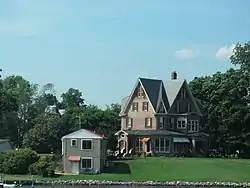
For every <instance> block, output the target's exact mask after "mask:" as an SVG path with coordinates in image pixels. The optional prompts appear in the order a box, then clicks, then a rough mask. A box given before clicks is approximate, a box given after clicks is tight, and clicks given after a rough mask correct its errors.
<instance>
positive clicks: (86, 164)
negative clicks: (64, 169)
mask: <svg viewBox="0 0 250 188" xmlns="http://www.w3.org/2000/svg"><path fill="white" fill-rule="evenodd" d="M81 168H82V169H91V168H92V158H82V160H81Z"/></svg>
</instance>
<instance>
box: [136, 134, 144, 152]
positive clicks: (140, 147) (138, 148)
mask: <svg viewBox="0 0 250 188" xmlns="http://www.w3.org/2000/svg"><path fill="white" fill-rule="evenodd" d="M141 139H142V138H141V137H138V138H136V140H135V151H139V152H141V151H143V142H142V141H141ZM137 144H138V146H137Z"/></svg>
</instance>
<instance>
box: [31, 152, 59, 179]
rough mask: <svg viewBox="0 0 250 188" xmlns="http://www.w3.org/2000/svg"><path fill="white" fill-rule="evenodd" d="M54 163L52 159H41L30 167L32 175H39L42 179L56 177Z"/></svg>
mask: <svg viewBox="0 0 250 188" xmlns="http://www.w3.org/2000/svg"><path fill="white" fill-rule="evenodd" d="M53 164H54V161H53V159H52V158H51V157H47V156H46V157H44V158H40V159H39V161H38V162H36V163H33V164H31V165H30V167H29V171H30V173H31V174H32V175H39V176H42V177H54V176H55V171H54V166H53Z"/></svg>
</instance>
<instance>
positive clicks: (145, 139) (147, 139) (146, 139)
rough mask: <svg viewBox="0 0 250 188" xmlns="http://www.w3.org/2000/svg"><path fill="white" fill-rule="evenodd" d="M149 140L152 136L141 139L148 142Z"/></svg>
mask: <svg viewBox="0 0 250 188" xmlns="http://www.w3.org/2000/svg"><path fill="white" fill-rule="evenodd" d="M149 140H150V138H148V137H145V138H142V139H141V142H148V141H149Z"/></svg>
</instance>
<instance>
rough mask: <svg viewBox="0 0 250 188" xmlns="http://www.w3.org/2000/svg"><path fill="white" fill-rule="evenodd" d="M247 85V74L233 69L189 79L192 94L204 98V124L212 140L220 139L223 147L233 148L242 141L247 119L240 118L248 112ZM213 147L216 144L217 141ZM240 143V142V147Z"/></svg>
mask: <svg viewBox="0 0 250 188" xmlns="http://www.w3.org/2000/svg"><path fill="white" fill-rule="evenodd" d="M248 87H249V82H248V77H247V76H246V75H244V74H242V72H241V70H234V69H229V70H228V71H227V72H225V73H221V72H217V73H216V74H214V75H213V76H209V77H201V78H196V79H194V80H193V81H191V82H190V88H191V90H192V92H193V94H194V95H195V96H198V97H199V99H200V100H201V101H202V105H203V114H204V117H205V119H206V122H205V123H206V124H207V125H208V131H209V133H210V134H211V135H212V137H213V139H212V140H214V141H217V142H220V145H221V146H223V145H224V146H223V147H229V146H230V147H231V146H232V147H231V148H233V147H234V146H235V145H236V144H237V143H239V142H241V141H242V138H243V136H242V131H243V130H244V122H243V121H241V119H244V118H245V116H246V115H247V113H248V112H247V104H248V102H247V99H246V95H247V88H248ZM213 146H214V147H216V142H214V143H213ZM241 146H242V145H241ZM241 146H239V144H238V146H237V147H238V148H239V147H241Z"/></svg>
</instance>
